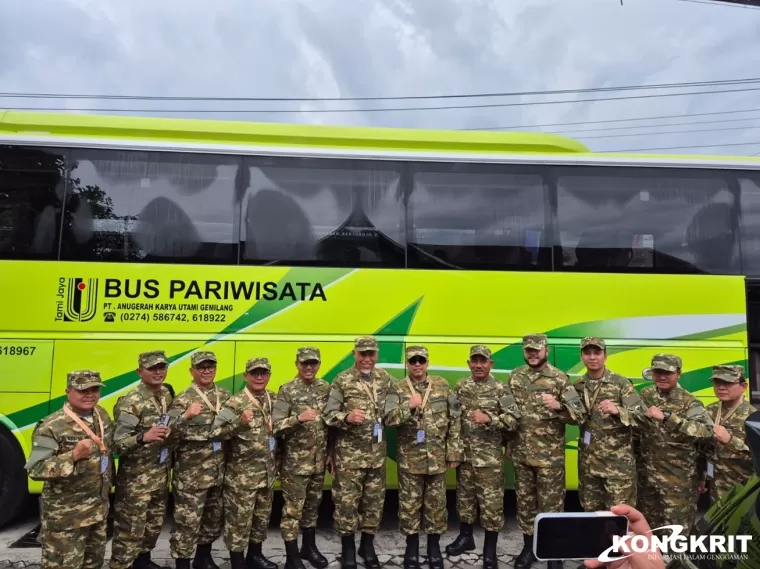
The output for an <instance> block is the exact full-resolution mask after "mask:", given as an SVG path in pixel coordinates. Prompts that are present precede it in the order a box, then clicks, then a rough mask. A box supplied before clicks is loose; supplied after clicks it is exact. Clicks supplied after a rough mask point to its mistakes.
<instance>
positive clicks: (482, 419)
mask: <svg viewBox="0 0 760 569" xmlns="http://www.w3.org/2000/svg"><path fill="white" fill-rule="evenodd" d="M470 415H472V420H473V421H475V422H476V423H477V424H478V425H485V424H487V423H490V422H491V417H489V416H488V415H487V414H486V413H483V411H480V410H478V411H473V412H472V413H470Z"/></svg>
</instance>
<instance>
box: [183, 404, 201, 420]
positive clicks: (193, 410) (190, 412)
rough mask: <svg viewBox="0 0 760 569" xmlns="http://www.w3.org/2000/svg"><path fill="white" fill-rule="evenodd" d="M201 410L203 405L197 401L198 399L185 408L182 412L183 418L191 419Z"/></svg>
mask: <svg viewBox="0 0 760 569" xmlns="http://www.w3.org/2000/svg"><path fill="white" fill-rule="evenodd" d="M201 411H203V405H202V404H201V403H199V402H198V401H196V402H194V403H192V404H191V405H190V407H188V408H187V410H186V411H185V412H184V413H183V414H182V416H183V417H184V418H185V419H192V418H193V417H197V416H198V415H200V414H201Z"/></svg>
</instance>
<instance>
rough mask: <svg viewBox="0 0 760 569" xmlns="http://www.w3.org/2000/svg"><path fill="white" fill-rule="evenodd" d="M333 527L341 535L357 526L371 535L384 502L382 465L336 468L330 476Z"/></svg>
mask: <svg viewBox="0 0 760 569" xmlns="http://www.w3.org/2000/svg"><path fill="white" fill-rule="evenodd" d="M332 493H333V501H334V503H335V514H334V520H335V521H334V528H335V532H336V533H337V534H338V535H340V536H341V537H343V536H348V535H354V533H355V532H356V530H357V528H358V529H360V530H361V531H362V532H364V533H370V534H375V533H377V530H378V528H379V527H380V521H381V520H382V517H383V506H384V505H385V465H383V466H381V467H380V468H339V469H337V470H336V472H335V478H334V479H333V488H332Z"/></svg>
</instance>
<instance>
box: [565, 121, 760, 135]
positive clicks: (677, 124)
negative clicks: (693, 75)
mask: <svg viewBox="0 0 760 569" xmlns="http://www.w3.org/2000/svg"><path fill="white" fill-rule="evenodd" d="M755 120H760V117H745V118H742V119H720V120H716V121H691V122H674V123H664V124H644V125H629V126H612V127H610V126H608V127H605V128H587V129H582V130H555V131H551V132H552V133H553V134H565V135H573V136H575V135H578V134H585V133H587V132H607V131H610V130H613V131H617V130H636V129H642V128H664V127H668V126H689V125H703V124H723V123H729V122H730V123H734V122H746V121H755ZM643 134H648V133H643ZM654 134H656V133H654ZM631 136H637V135H635V134H633V135H631Z"/></svg>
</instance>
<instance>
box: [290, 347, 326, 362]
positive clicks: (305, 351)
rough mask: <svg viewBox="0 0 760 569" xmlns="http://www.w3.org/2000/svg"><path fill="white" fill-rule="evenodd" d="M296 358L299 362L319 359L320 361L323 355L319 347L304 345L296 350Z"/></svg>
mask: <svg viewBox="0 0 760 569" xmlns="http://www.w3.org/2000/svg"><path fill="white" fill-rule="evenodd" d="M296 359H297V360H298V361H299V362H308V361H309V360H317V361H318V362H321V361H322V355H321V354H320V353H319V348H312V347H309V346H304V347H302V348H298V351H297V352H296Z"/></svg>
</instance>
